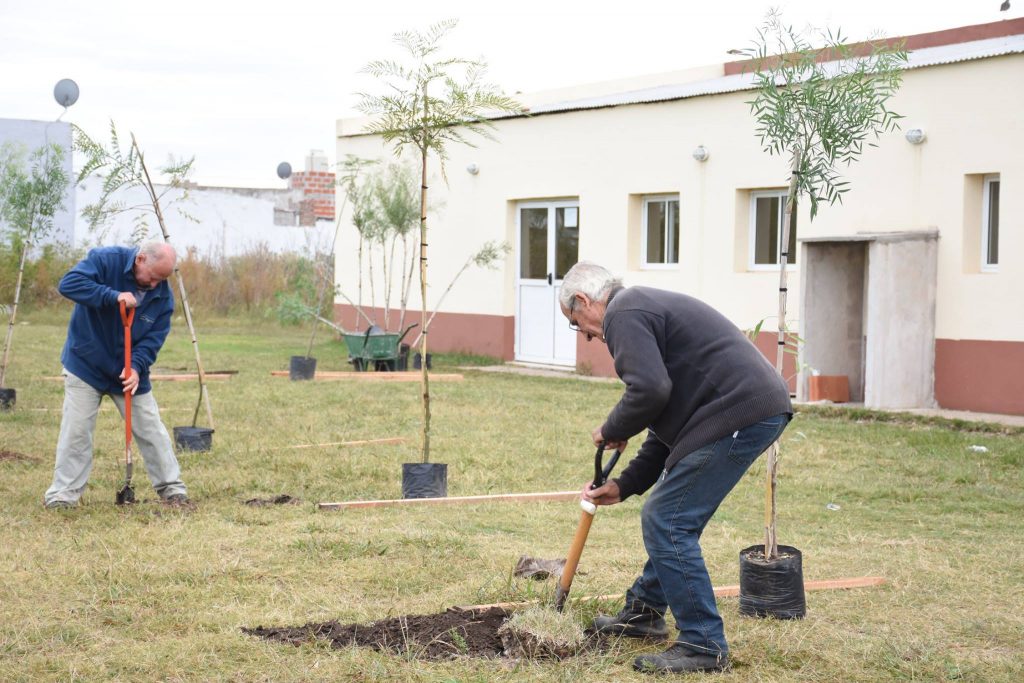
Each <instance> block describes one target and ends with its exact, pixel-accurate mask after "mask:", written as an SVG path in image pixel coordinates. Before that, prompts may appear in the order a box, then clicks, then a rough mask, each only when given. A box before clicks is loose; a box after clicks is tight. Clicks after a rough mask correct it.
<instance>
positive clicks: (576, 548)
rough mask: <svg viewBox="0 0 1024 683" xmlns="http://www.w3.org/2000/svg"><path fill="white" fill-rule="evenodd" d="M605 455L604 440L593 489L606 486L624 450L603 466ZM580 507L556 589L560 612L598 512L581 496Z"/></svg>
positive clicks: (556, 603)
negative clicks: (574, 531)
mask: <svg viewBox="0 0 1024 683" xmlns="http://www.w3.org/2000/svg"><path fill="white" fill-rule="evenodd" d="M603 455H604V442H603V441H602V442H601V443H600V444H599V445H598V447H597V453H596V454H594V481H592V482H591V484H590V488H591V490H593V489H596V488H598V487H600V486H604V483H605V482H606V481H608V476H609V475H610V474H611V473H612V470H613V469H614V468H615V463H617V462H618V461H619V456H620V455H622V451H619V450H616V451H615V453H614V454H613V455H612V457H611V459H610V460H608V464H607V465H606V466H604V467H603V468H602V467H601V458H602V456H603ZM580 508H581V509H582V510H583V512H582V513H581V514H580V523H579V525H577V527H576V535H575V536H573V538H572V545H571V546H569V554H568V556H567V557H566V559H565V567H564V568H563V569H562V576H561V577H559V579H558V588H557V589H556V590H555V609H556V610H558V611H559V612H561V611H562V608H563V607H565V601H566V599H567V598H568V597H569V589H570V588H571V587H572V579H573V577H574V576H575V575H576V567H577V566H578V565H579V563H580V555H582V554H583V546H584V545H585V544H586V542H587V534H589V533H590V525H591V523H592V522H593V521H594V515H595V514H596V513H597V506H596V505H594V504H593V503H591V502H590V501H588V500H584V499H583V498H582V497H581V498H580Z"/></svg>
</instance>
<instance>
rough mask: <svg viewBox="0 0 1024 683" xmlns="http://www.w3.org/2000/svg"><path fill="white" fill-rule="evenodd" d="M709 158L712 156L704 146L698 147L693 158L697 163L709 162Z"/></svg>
mask: <svg viewBox="0 0 1024 683" xmlns="http://www.w3.org/2000/svg"><path fill="white" fill-rule="evenodd" d="M709 156H711V155H710V154H708V150H707V149H705V148H704V145H697V149H695V150H693V158H694V159H696V160H697V161H702V162H703V161H707V160H708V157H709Z"/></svg>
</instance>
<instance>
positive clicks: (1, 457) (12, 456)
mask: <svg viewBox="0 0 1024 683" xmlns="http://www.w3.org/2000/svg"><path fill="white" fill-rule="evenodd" d="M8 460H11V461H14V462H35V461H36V460H37V458H33V457H32V456H31V455H23V454H21V453H15V452H14V451H7V450H4V449H2V448H0V462H4V461H8Z"/></svg>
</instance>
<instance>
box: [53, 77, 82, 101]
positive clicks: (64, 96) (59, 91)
mask: <svg viewBox="0 0 1024 683" xmlns="http://www.w3.org/2000/svg"><path fill="white" fill-rule="evenodd" d="M53 99H55V100H57V104H59V105H60V106H62V107H64V108H65V109H66V108H68V107H70V106H71V105H72V104H74V103H75V102H77V101H78V84H77V83H75V82H74V81H73V80H71V79H70V78H62V79H60V80H59V81H57V85H55V86H53Z"/></svg>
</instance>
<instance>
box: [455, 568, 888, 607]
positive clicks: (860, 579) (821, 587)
mask: <svg viewBox="0 0 1024 683" xmlns="http://www.w3.org/2000/svg"><path fill="white" fill-rule="evenodd" d="M886 583H888V581H887V580H886V579H885V578H884V577H881V576H856V577H850V578H844V579H824V580H821V581H804V590H805V591H828V590H845V589H849V588H871V587H873V586H882V585H885V584H886ZM714 591H715V597H716V598H735V597H737V596H739V594H740V587H739V586H738V585H732V586H717V587H715V589H714ZM621 599H622V593H613V594H611V595H585V596H581V597H579V598H573V600H577V601H584V600H621ZM537 602H538V601H537V600H525V601H522V602H494V603H491V604H489V605H460V606H458V607H456V609H460V610H466V611H470V610H473V611H475V610H485V609H489V608H491V607H500V608H501V609H516V608H519V607H526V606H527V605H532V604H536V603H537Z"/></svg>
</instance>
